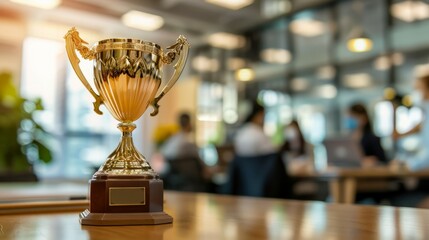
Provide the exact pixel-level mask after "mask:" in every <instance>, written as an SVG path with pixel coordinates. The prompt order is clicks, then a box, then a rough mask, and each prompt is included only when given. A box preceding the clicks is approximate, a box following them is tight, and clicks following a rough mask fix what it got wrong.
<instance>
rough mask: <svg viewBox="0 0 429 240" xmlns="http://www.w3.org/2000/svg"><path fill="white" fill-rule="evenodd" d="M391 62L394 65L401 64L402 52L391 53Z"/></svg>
mask: <svg viewBox="0 0 429 240" xmlns="http://www.w3.org/2000/svg"><path fill="white" fill-rule="evenodd" d="M392 62H393V64H394V65H395V66H399V65H402V64H403V63H404V54H402V53H394V54H392Z"/></svg>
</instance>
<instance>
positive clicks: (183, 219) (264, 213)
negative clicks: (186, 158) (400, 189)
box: [0, 192, 429, 240]
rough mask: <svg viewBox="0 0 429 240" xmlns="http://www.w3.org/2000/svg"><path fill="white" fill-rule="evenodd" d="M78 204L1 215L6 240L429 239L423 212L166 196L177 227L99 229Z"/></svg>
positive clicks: (428, 218)
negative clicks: (82, 219)
mask: <svg viewBox="0 0 429 240" xmlns="http://www.w3.org/2000/svg"><path fill="white" fill-rule="evenodd" d="M74 202H76V201H74ZM78 202H80V203H81V206H80V208H81V209H76V207H77V206H78V204H75V209H72V208H69V209H66V210H65V211H61V210H60V209H59V208H55V209H53V211H52V212H40V213H32V214H23V213H21V214H11V213H9V214H6V215H0V239H8V240H15V239H44V240H51V239H52V240H58V239H61V240H68V239H70V240H71V239H73V240H75V239H79V240H84V239H91V240H98V239H100V240H109V239H115V240H116V239H151V240H152V239H165V240H175V239H177V240H182V239H183V240H192V239H215V240H221V239H246V240H252V239H258V240H259V239H293V240H299V239H338V240H340V239H348V240H353V239H359V240H361V239H383V240H384V239H429V230H428V229H429V210H422V209H412V208H393V207H369V206H352V205H342V204H326V203H322V202H302V201H287V200H275V199H258V198H247V197H230V196H220V195H210V194H194V193H177V192H166V193H165V211H166V212H167V213H169V214H171V215H172V216H173V218H174V222H173V224H167V225H156V226H103V227H96V226H81V225H80V224H79V220H78V213H79V211H81V210H83V208H85V201H83V200H79V201H78ZM0 206H1V205H0ZM57 207H58V206H57ZM18 208H20V207H19V206H18ZM8 209H10V210H11V209H13V206H9V207H8ZM41 209H43V208H41ZM44 211H49V207H48V206H45V209H44ZM0 213H1V208H0Z"/></svg>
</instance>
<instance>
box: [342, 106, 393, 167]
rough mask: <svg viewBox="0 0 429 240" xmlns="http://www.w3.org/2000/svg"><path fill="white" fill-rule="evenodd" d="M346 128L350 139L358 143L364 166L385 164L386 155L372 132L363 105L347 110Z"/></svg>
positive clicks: (378, 139)
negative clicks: (349, 132) (349, 133)
mask: <svg viewBox="0 0 429 240" xmlns="http://www.w3.org/2000/svg"><path fill="white" fill-rule="evenodd" d="M345 124H346V128H347V129H348V130H350V131H351V137H352V138H353V139H355V140H356V141H357V142H359V143H360V146H361V148H362V153H363V155H364V159H363V162H362V164H363V165H364V166H373V165H376V164H378V163H387V159H386V154H385V152H384V149H383V147H382V146H381V142H380V138H379V137H377V136H375V134H374V132H373V130H372V124H371V120H370V118H369V115H368V111H367V110H366V108H365V106H364V105H363V104H360V103H358V104H353V105H351V106H350V107H349V109H348V117H347V118H346V122H345Z"/></svg>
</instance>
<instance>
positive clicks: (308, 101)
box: [0, 0, 429, 179]
mask: <svg viewBox="0 0 429 240" xmlns="http://www.w3.org/2000/svg"><path fill="white" fill-rule="evenodd" d="M136 11H139V12H144V13H149V14H152V15H150V16H147V15H143V16H142V15H141V14H140V15H139V14H137V16H132V14H135V13H136ZM130 14H131V16H130ZM153 15H155V16H153ZM133 17H136V19H137V20H132V21H131V22H127V21H126V20H127V19H129V18H133ZM139 17H140V18H142V17H149V19H139ZM428 18H429V1H426V0H337V1H333V0H253V1H252V0H248V1H246V0H241V1H238V0H235V1H228V0H225V1H223V0H206V1H203V0H161V1H157V0H147V1H140V0H109V1H104V0H62V1H61V0H45V1H42V0H28V1H25V0H4V1H1V2H0V71H1V72H8V73H11V74H12V77H13V82H14V84H15V86H16V87H17V88H18V90H19V92H20V93H21V94H22V96H23V97H25V98H28V99H34V98H41V99H42V101H43V105H44V108H45V110H44V111H41V112H40V113H37V114H36V115H35V120H36V122H37V123H39V124H40V125H41V126H43V127H44V128H45V129H46V131H47V132H48V133H49V135H50V137H49V139H48V140H47V142H48V145H49V148H50V149H51V150H52V155H53V160H52V162H51V163H49V164H43V163H39V162H38V161H35V162H34V168H35V171H36V174H37V175H38V177H39V178H41V179H52V178H54V179H55V178H68V179H88V178H89V177H90V176H91V175H92V174H93V172H94V168H95V167H96V166H99V165H100V164H101V163H103V162H104V160H105V158H106V157H107V155H108V154H109V153H110V152H111V151H112V150H113V149H114V148H115V146H116V145H117V143H118V141H119V136H120V134H119V131H118V130H117V129H116V124H117V123H116V121H115V120H114V119H113V118H112V117H111V116H110V114H109V113H108V111H107V109H105V108H103V109H102V110H103V112H104V114H103V115H102V116H99V115H97V114H95V113H94V112H93V111H92V101H93V99H92V98H91V95H90V94H88V92H87V91H86V89H85V88H84V86H83V85H82V84H81V82H80V81H79V80H78V79H77V77H76V75H75V73H74V72H73V70H72V68H71V66H70V64H69V62H68V59H67V57H66V53H65V47H64V40H63V36H64V34H65V33H66V32H67V31H68V29H69V28H70V27H72V26H76V27H77V29H78V30H79V32H80V36H81V37H82V38H83V39H84V40H86V41H87V42H89V43H90V44H91V45H92V44H94V43H96V42H97V41H99V40H102V39H105V38H112V37H127V38H137V39H143V40H146V41H150V42H155V43H158V44H159V45H161V46H162V47H163V48H165V47H167V46H169V45H171V44H173V43H174V42H175V40H176V38H177V37H178V36H179V35H180V34H183V35H185V36H186V37H187V38H188V40H189V42H190V43H191V46H192V49H191V54H190V57H189V59H188V62H187V66H186V68H185V71H184V72H183V74H182V76H181V78H180V80H179V82H178V83H177V84H176V86H175V87H174V88H173V90H172V91H171V92H170V93H169V94H168V95H167V97H166V98H164V99H163V100H162V101H161V102H160V104H161V109H160V114H159V115H158V116H157V117H154V118H152V117H150V116H149V114H148V113H145V115H144V116H143V117H142V119H141V120H140V121H139V122H138V123H137V125H138V128H137V129H136V130H135V131H134V136H135V137H134V141H135V143H136V146H137V148H138V149H139V150H140V151H141V152H142V153H143V154H144V155H145V156H146V158H147V159H149V160H151V161H153V162H152V164H153V165H154V167H155V168H156V169H161V170H162V161H160V162H161V163H159V164H158V162H157V161H158V160H159V155H158V150H159V144H160V143H159V142H158V141H161V140H162V139H161V140H159V139H157V136H156V135H157V134H156V133H155V132H156V131H162V129H163V128H167V127H166V126H171V125H174V124H176V119H177V115H178V114H179V113H180V112H183V111H187V112H189V113H191V115H192V117H193V123H194V126H195V133H194V134H195V139H196V143H197V146H198V147H199V148H200V150H201V151H200V152H201V157H202V160H203V161H204V163H205V165H206V167H208V168H210V167H215V166H217V165H220V164H221V160H222V158H225V156H221V154H220V153H219V151H217V149H220V148H222V147H223V146H229V145H231V143H232V142H231V141H232V138H233V135H234V132H235V131H236V130H237V128H238V127H239V126H240V125H241V123H242V121H243V117H244V115H245V114H246V112H248V111H249V109H250V106H251V105H250V103H251V101H252V100H253V99H258V101H259V102H260V103H263V104H264V105H265V106H266V109H267V111H266V116H265V126H264V131H265V133H266V134H267V135H269V136H270V137H271V138H272V141H273V142H274V143H277V144H279V145H280V144H281V142H282V141H283V140H284V136H283V129H284V126H286V125H287V124H288V123H289V122H290V121H291V120H292V119H297V120H298V122H299V123H300V124H301V127H302V131H303V134H304V137H305V139H306V141H308V142H309V143H311V144H313V145H314V146H315V149H316V158H315V159H316V160H315V161H316V162H315V166H316V168H323V166H324V165H325V161H326V159H324V158H323V156H319V155H323V153H320V152H323V151H322V150H320V151H319V153H320V154H319V153H317V152H318V149H319V148H318V146H320V145H321V143H322V141H323V140H324V139H325V138H326V137H327V136H331V135H337V134H341V133H344V131H345V128H344V125H343V119H344V118H345V117H346V111H347V107H348V106H349V105H350V104H352V103H354V102H362V103H364V104H365V105H366V106H367V108H368V109H369V111H370V116H371V118H372V119H373V121H374V131H375V133H376V134H377V135H378V136H379V137H381V138H382V144H383V147H384V149H385V151H386V152H387V154H388V158H389V159H393V158H395V156H397V155H398V154H407V153H412V152H413V151H415V150H416V149H417V148H418V147H419V146H418V142H417V141H416V139H415V138H413V137H409V138H406V139H404V140H402V141H400V142H399V143H398V144H393V141H392V139H391V135H392V132H393V129H394V128H396V129H397V130H398V132H405V131H407V130H409V129H411V128H412V127H413V126H415V125H416V124H417V123H418V122H419V121H420V120H421V118H422V112H421V110H420V109H419V108H416V107H413V104H412V101H411V98H410V94H411V92H412V90H413V84H414V79H415V78H416V77H417V76H419V75H423V74H427V73H429V61H428V60H429V58H428V54H429V21H428ZM136 22H137V23H138V24H137V26H136V25H135V24H136ZM145 23H149V25H147V24H145ZM133 24H134V25H133ZM353 40H354V41H353ZM81 67H82V68H83V70H84V72H85V73H86V76H88V78H91V75H92V63H91V62H89V61H85V60H83V61H82V62H81ZM169 67H170V68H169ZM171 73H172V71H171V66H166V67H165V68H164V75H165V77H164V80H166V79H168V77H169V75H171ZM394 104H396V105H397V106H399V107H397V108H394V107H393V105H394ZM394 111H396V113H395V114H394ZM148 112H149V111H148ZM394 116H395V117H396V121H393V118H394ZM394 122H395V123H396V124H395V126H394ZM160 129H161V130H160ZM161 135H162V134H161ZM226 158H228V157H226Z"/></svg>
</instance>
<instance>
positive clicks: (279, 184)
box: [224, 102, 291, 198]
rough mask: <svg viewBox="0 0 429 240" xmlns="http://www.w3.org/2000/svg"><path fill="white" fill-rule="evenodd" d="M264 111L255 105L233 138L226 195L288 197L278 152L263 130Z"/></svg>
mask: <svg viewBox="0 0 429 240" xmlns="http://www.w3.org/2000/svg"><path fill="white" fill-rule="evenodd" d="M264 115H265V109H264V107H263V106H261V105H259V104H258V103H256V102H255V103H254V104H253V106H252V110H251V112H250V113H249V115H248V116H247V118H246V120H245V123H244V125H243V126H242V127H241V128H240V129H239V130H238V132H237V133H236V137H235V139H234V147H235V156H234V158H233V160H232V161H231V163H230V164H229V168H228V181H227V183H226V186H225V192H224V193H227V194H234V195H244V196H254V197H278V198H285V197H287V196H289V192H290V189H291V187H290V184H289V183H288V182H289V181H288V178H287V175H286V168H285V166H284V163H283V161H282V159H281V157H280V155H279V152H278V149H277V148H276V147H275V146H274V144H273V143H272V142H271V139H270V138H269V137H268V136H267V135H265V133H264V131H263V126H264Z"/></svg>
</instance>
